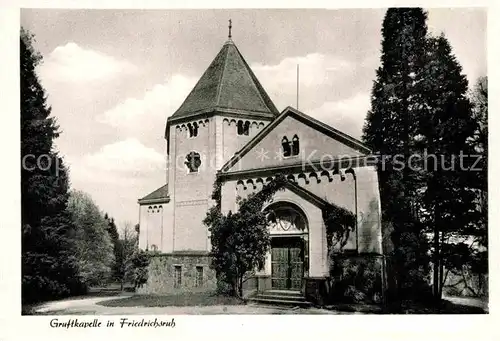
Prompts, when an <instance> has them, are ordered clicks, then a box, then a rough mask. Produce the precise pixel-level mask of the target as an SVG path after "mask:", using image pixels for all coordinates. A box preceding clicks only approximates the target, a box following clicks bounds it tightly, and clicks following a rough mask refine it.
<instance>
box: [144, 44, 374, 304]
mask: <svg viewBox="0 0 500 341" xmlns="http://www.w3.org/2000/svg"><path fill="white" fill-rule="evenodd" d="M165 139H166V142H167V153H168V155H167V156H168V157H167V159H168V160H169V161H168V167H167V168H168V169H167V174H166V178H167V182H166V184H164V185H163V186H161V187H160V188H158V189H157V190H155V191H153V192H152V193H150V194H148V195H146V196H144V197H143V198H141V199H139V200H138V204H139V206H140V218H139V219H140V221H139V224H140V234H139V247H140V248H141V249H144V250H150V251H156V252H155V254H156V255H155V256H154V257H153V258H152V261H151V263H150V267H149V279H148V282H147V283H146V284H145V285H144V287H143V288H141V289H140V290H141V291H142V292H150V293H160V292H176V291H190V292H193V291H205V290H213V289H214V288H215V287H216V280H215V274H214V271H213V270H211V269H210V267H209V264H210V257H209V252H210V249H211V243H210V235H209V231H208V229H207V227H206V226H204V225H203V223H202V220H203V219H204V218H205V215H206V212H207V211H208V209H209V208H210V207H211V205H213V204H214V202H213V200H212V199H211V195H212V190H213V184H214V182H215V180H216V179H217V178H218V179H219V180H221V181H222V182H223V185H222V191H221V194H222V199H221V209H222V211H223V212H224V213H227V212H228V211H229V210H231V211H233V212H235V211H237V209H238V207H237V197H246V196H247V195H249V194H250V193H253V192H255V191H259V190H260V189H261V188H262V186H263V185H265V184H266V183H267V182H269V181H271V180H272V178H273V176H274V175H276V174H277V173H284V174H287V176H288V179H289V180H290V183H289V185H288V186H286V188H285V190H283V191H279V192H277V193H276V194H275V195H274V198H273V200H272V202H271V203H270V204H269V205H272V209H273V211H274V212H275V215H276V217H275V220H274V222H273V223H270V226H269V229H270V235H271V250H270V252H269V254H268V255H267V258H266V259H267V260H266V264H265V267H264V269H262V270H261V271H259V272H257V273H256V275H255V276H254V277H253V278H252V279H251V280H248V281H247V282H246V283H245V289H246V290H247V291H255V292H265V291H266V290H281V291H283V290H288V291H290V292H292V293H296V294H297V295H299V296H301V297H305V298H306V299H313V298H311V297H313V296H314V295H313V294H311V293H310V292H309V291H311V290H314V289H310V288H314V287H316V288H317V287H318V286H317V283H318V282H319V283H321V281H323V280H325V279H326V278H328V277H329V276H330V270H329V268H330V267H329V259H328V249H327V240H326V238H327V237H326V232H325V226H324V222H323V218H322V208H323V207H324V206H325V205H326V203H331V204H334V205H336V206H338V207H342V208H344V209H346V210H348V211H349V212H351V213H352V214H353V215H354V216H355V226H354V230H353V233H351V234H350V236H349V239H348V241H347V244H346V245H345V247H344V249H345V250H346V254H348V255H350V256H349V257H352V258H353V259H368V260H369V261H370V262H374V263H375V264H378V266H379V268H380V271H381V272H383V268H384V265H383V255H382V233H381V208H380V197H379V185H378V177H377V171H376V167H375V161H374V160H375V159H374V158H373V155H371V152H370V150H369V149H368V148H367V147H366V146H365V145H364V144H363V143H362V142H360V141H358V140H357V139H355V138H352V137H350V136H349V135H347V134H344V133H342V132H341V131H338V130H336V129H335V128H334V127H331V126H329V125H327V124H325V123H323V122H320V121H318V120H316V119H314V118H312V117H310V116H308V115H307V113H303V112H300V111H299V110H297V109H295V108H292V107H287V108H286V109H284V110H283V111H281V112H279V111H278V109H277V108H276V107H275V105H274V104H273V102H272V100H271V99H270V97H269V96H268V95H267V93H266V91H265V90H264V88H263V87H262V85H261V84H260V83H259V80H258V79H257V77H256V76H255V74H254V73H253V72H252V70H251V69H250V67H249V65H248V64H247V62H246V61H245V59H244V58H243V56H242V55H241V53H240V51H239V50H238V48H237V47H236V45H235V43H234V42H233V41H232V39H231V37H229V39H228V40H227V41H226V42H225V43H224V45H223V46H222V48H221V50H220V52H219V53H218V54H217V56H216V57H215V59H214V60H213V61H212V63H211V64H210V65H209V67H208V68H207V69H206V71H205V72H204V73H203V75H202V76H201V78H200V79H199V81H198V82H197V84H196V85H195V86H194V88H193V89H192V91H191V92H190V93H189V95H188V96H187V98H186V99H185V100H184V102H183V103H182V105H181V106H180V107H179V108H178V109H177V111H176V112H174V113H173V114H172V115H171V116H170V117H168V119H167V122H166V129H165ZM316 290H317V289H316ZM311 295H313V296H311Z"/></svg>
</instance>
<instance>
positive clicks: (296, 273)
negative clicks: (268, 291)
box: [271, 237, 304, 290]
mask: <svg viewBox="0 0 500 341" xmlns="http://www.w3.org/2000/svg"><path fill="white" fill-rule="evenodd" d="M303 275H304V243H303V240H302V238H300V237H274V238H272V239H271V285H272V288H273V289H279V290H301V288H302V277H303Z"/></svg>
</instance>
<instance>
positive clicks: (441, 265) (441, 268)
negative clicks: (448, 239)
mask: <svg viewBox="0 0 500 341" xmlns="http://www.w3.org/2000/svg"><path fill="white" fill-rule="evenodd" d="M443 245H444V232H441V243H440V246H441V247H443ZM443 286H444V261H443V253H442V252H440V255H439V292H438V297H437V299H438V301H441V297H443Z"/></svg>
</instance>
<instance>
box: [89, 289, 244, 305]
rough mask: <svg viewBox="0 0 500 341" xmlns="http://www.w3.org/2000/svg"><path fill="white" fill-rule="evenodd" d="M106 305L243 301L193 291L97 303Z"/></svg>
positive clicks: (227, 302) (242, 302)
mask: <svg viewBox="0 0 500 341" xmlns="http://www.w3.org/2000/svg"><path fill="white" fill-rule="evenodd" d="M98 304H99V305H102V306H106V307H187V306H213V305H241V304H245V302H244V301H242V300H240V299H238V298H236V297H230V296H223V295H217V294H215V293H206V292H193V293H178V294H167V295H139V294H138V295H133V296H130V297H127V298H121V299H114V300H108V301H104V302H100V303H98Z"/></svg>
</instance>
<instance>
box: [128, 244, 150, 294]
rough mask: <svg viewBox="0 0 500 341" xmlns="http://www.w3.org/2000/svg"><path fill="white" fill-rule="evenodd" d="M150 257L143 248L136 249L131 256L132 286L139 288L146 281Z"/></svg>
mask: <svg viewBox="0 0 500 341" xmlns="http://www.w3.org/2000/svg"><path fill="white" fill-rule="evenodd" d="M150 257H151V255H150V254H149V253H148V252H146V251H143V250H137V251H136V252H135V253H134V255H133V256H132V259H131V261H132V267H133V270H132V280H133V282H134V288H140V287H142V286H143V285H144V284H145V283H146V282H147V281H148V267H149V262H150Z"/></svg>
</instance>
